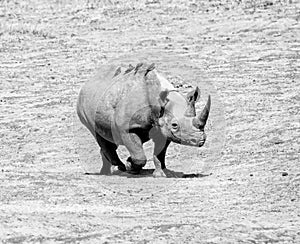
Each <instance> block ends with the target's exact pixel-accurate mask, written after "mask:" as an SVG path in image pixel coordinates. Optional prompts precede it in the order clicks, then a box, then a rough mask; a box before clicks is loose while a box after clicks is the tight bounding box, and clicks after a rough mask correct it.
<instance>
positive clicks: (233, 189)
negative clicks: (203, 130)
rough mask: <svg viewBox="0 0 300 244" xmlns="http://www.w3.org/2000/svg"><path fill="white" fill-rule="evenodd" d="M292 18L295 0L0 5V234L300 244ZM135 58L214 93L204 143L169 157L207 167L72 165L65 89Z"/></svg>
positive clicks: (25, 238)
mask: <svg viewBox="0 0 300 244" xmlns="http://www.w3.org/2000/svg"><path fill="white" fill-rule="evenodd" d="M299 20H300V5H299V3H297V1H294V0H291V1H275V0H274V1H273V0H271V1H264V0H261V1H246V0H245V1H244V0H242V1H227V2H226V1H225V0H224V1H216V0H213V1H208V2H206V1H199V2H197V1H182V0H181V1H180V0H176V1H175V0H173V1H172V0H171V1H167V0H153V1H150V0H148V1H140V2H137V1H130V3H125V1H114V0H111V1H109V0H105V1H104V0H102V1H99V2H98V3H97V1H87V0H86V1H83V0H82V1H80V0H77V1H60V0H56V1H51V3H49V1H10V0H4V1H0V40H1V42H0V80H1V83H0V84H1V85H0V92H1V97H0V104H1V114H0V116H1V117H0V118H1V120H0V138H1V143H0V149H1V150H0V155H1V171H0V181H1V188H0V202H1V204H0V220H1V221H0V241H1V242H3V243H22V242H26V243H27V242H34V243H36V242H46V243H47V242H50V243H51V242H61V243H68V242H71V243H73V242H75V243H131V242H137V243H159V242H161V243H195V242H198V243H300V232H299V226H300V210H299V197H300V188H299V184H300V171H299V161H300V160H299V154H300V120H299V113H300V96H299V94H300V86H299V80H300V79H299V78H300V76H299V68H300V62H299V55H300V43H299V40H300V39H299V33H300V32H299V30H300V25H299ZM139 60H149V61H154V62H155V63H156V64H157V67H158V68H159V69H160V70H161V71H162V72H164V73H165V74H166V75H167V76H168V78H169V79H170V80H171V81H172V82H173V83H174V84H177V85H183V88H182V90H183V91H187V90H188V86H189V84H192V85H199V87H200V89H201V90H202V93H203V98H202V99H203V100H202V102H203V101H205V98H206V96H207V94H208V93H210V94H212V98H213V100H212V101H213V107H212V114H211V116H210V121H209V124H208V138H209V139H208V141H207V144H206V145H205V147H203V148H201V149H197V150H195V149H194V148H188V147H183V146H181V145H172V147H171V148H170V150H169V152H168V155H167V166H168V167H169V168H170V169H172V170H177V171H181V172H185V173H199V172H206V173H212V175H210V176H207V177H201V178H167V179H155V178H152V177H149V176H147V177H146V176H143V177H134V178H127V177H120V176H99V175H86V174H84V173H85V172H95V171H97V170H99V168H100V166H101V161H100V158H99V154H98V152H99V150H98V148H97V147H96V146H95V143H94V141H93V139H92V138H91V137H90V135H89V134H88V133H87V131H86V130H85V129H84V128H83V127H81V125H80V123H79V122H78V120H77V118H76V115H75V113H74V111H75V103H76V98H77V93H78V91H79V89H80V87H81V85H82V84H83V83H84V82H86V81H87V80H88V78H89V77H90V76H91V75H92V74H93V73H94V72H95V70H96V68H97V67H98V66H99V65H101V64H102V63H107V62H120V61H121V62H129V61H130V62H132V63H136V62H138V61H139ZM200 106H201V105H200ZM150 147H151V145H146V150H147V153H149V155H150V151H151V149H150ZM120 155H121V156H122V157H126V156H127V154H126V151H124V150H123V149H120ZM148 167H149V168H153V165H152V162H151V160H149V164H148Z"/></svg>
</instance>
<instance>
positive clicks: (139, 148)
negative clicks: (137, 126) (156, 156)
mask: <svg viewBox="0 0 300 244" xmlns="http://www.w3.org/2000/svg"><path fill="white" fill-rule="evenodd" d="M121 137H122V141H123V144H124V145H125V147H126V148H127V150H128V151H129V153H130V157H129V158H128V159H127V164H126V170H127V171H129V173H133V174H136V173H139V172H140V170H141V169H142V168H143V167H144V166H145V165H146V162H147V158H146V155H145V152H144V149H143V143H142V140H141V139H140V137H139V136H138V135H137V134H135V133H124V134H122V135H121Z"/></svg>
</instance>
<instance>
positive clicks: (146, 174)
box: [85, 169, 212, 178]
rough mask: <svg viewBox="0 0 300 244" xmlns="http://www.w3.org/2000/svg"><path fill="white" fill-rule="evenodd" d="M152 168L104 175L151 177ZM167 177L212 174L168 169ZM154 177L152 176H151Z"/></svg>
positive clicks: (198, 176) (192, 176)
mask: <svg viewBox="0 0 300 244" xmlns="http://www.w3.org/2000/svg"><path fill="white" fill-rule="evenodd" d="M153 172H154V169H142V170H141V171H140V172H139V173H129V172H121V173H118V174H112V175H106V176H120V177H126V178H144V177H153ZM85 175H103V174H100V173H85ZM166 175H167V178H202V177H207V176H210V175H212V173H209V174H203V173H191V174H185V173H183V172H181V171H173V170H169V169H168V172H167V174H166ZM153 178H154V177H153Z"/></svg>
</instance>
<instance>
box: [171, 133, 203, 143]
mask: <svg viewBox="0 0 300 244" xmlns="http://www.w3.org/2000/svg"><path fill="white" fill-rule="evenodd" d="M171 135H172V141H173V142H176V143H179V144H182V145H187V146H195V147H202V146H203V145H204V143H205V139H202V140H197V139H189V140H184V139H181V138H179V137H177V136H176V135H175V134H174V133H173V132H172V131H171Z"/></svg>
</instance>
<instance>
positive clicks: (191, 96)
mask: <svg viewBox="0 0 300 244" xmlns="http://www.w3.org/2000/svg"><path fill="white" fill-rule="evenodd" d="M186 98H187V101H188V103H192V102H196V101H198V99H199V98H200V89H199V88H198V86H197V87H196V88H195V90H193V91H190V92H189V93H188V94H187V95H186Z"/></svg>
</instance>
